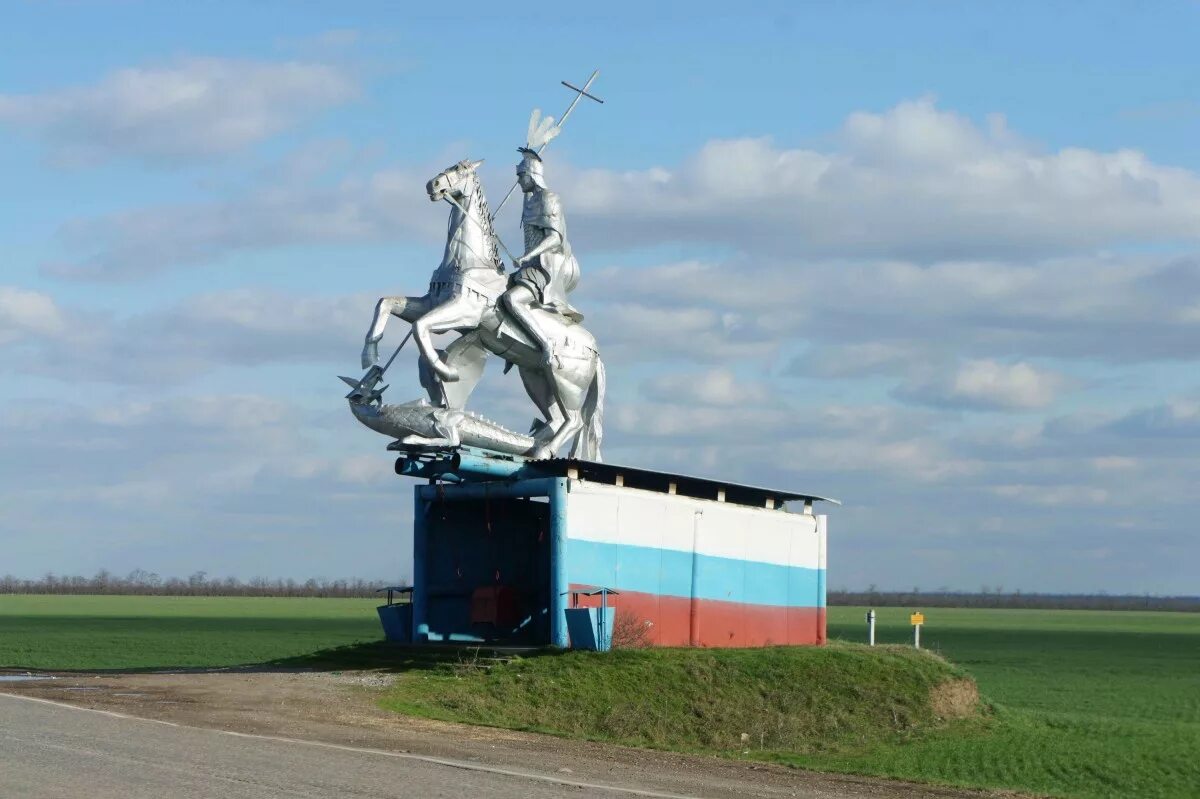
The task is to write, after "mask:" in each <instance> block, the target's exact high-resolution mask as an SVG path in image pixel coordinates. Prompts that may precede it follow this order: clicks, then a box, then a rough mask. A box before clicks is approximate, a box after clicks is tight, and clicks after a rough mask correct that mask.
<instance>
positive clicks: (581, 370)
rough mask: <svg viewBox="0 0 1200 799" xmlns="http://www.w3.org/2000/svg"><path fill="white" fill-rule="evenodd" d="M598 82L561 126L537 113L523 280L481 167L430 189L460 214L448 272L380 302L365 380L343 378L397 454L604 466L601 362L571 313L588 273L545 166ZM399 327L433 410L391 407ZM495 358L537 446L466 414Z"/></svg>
mask: <svg viewBox="0 0 1200 799" xmlns="http://www.w3.org/2000/svg"><path fill="white" fill-rule="evenodd" d="M594 77H595V76H594V75H593V78H594ZM590 83H591V80H589V81H588V84H585V86H584V88H583V89H582V90H580V89H575V87H573V86H571V87H570V88H572V89H575V91H576V92H578V95H577V96H576V97H575V101H574V102H572V104H571V107H570V108H568V109H567V112H566V113H565V114H564V115H563V117H562V120H561V121H560V122H559V123H558V124H557V125H555V124H554V120H553V118H552V117H546V118H542V117H541V112H540V111H537V110H535V111H534V112H533V117H532V118H531V120H530V125H529V135H528V136H527V139H526V146H525V147H521V148H519V152H520V153H521V161H520V163H519V164H518V165H517V168H516V172H517V185H518V186H520V188H521V191H522V193H523V194H524V204H523V207H522V212H521V226H522V232H523V234H524V243H525V248H524V252H523V254H522V255H521V256H519V257H512V256H511V254H510V255H509V257H510V259H511V260H512V262H513V268H514V270H515V271H513V272H511V273H506V271H505V266H504V262H503V261H502V260H501V257H500V249H504V250H505V253H507V252H508V251H507V249H506V248H504V245H503V243H502V242H501V241H500V238H499V236H498V235H497V233H496V231H495V230H494V228H493V226H492V220H493V218H494V216H495V215H494V214H493V213H491V212H489V209H488V203H487V199H486V198H485V196H484V192H483V186H482V184H481V182H480V180H479V176H478V175H477V173H476V170H477V169H478V167H479V165H480V164H481V163H483V162H482V161H471V160H464V161H460V162H458V163H457V164H453V165H451V166H449V167H447V168H446V169H444V170H442V171H441V172H439V173H438V174H437V175H435V176H434V177H433V178H432V179H431V180H430V181H429V182H428V183H427V184H426V187H425V188H426V193H427V194H428V195H429V199H430V201H432V202H439V201H443V200H444V201H446V202H447V203H448V204H449V205H450V206H451V209H450V218H449V224H448V226H447V232H446V248H445V250H444V252H443V255H442V262H441V264H439V266H438V267H437V269H435V270H434V272H433V276H432V277H431V279H430V282H429V290H428V291H427V292H426V293H425V294H423V295H421V296H419V297H413V296H395V297H382V298H380V300H379V302H378V303H377V304H376V306H375V316H374V318H373V320H372V322H371V326H370V329H369V330H368V331H367V335H366V341H365V344H364V346H363V353H362V366H363V368H364V369H366V370H367V372H366V374H365V375H364V376H363V377H362V378H361V379H357V380H356V379H353V378H346V377H343V378H342V380H344V381H345V382H346V383H348V384H349V385H350V386H351V388H352V390H351V392H350V393H349V394H348V395H347V399H348V400H349V401H350V408H351V410H352V411H353V413H354V415H355V416H356V417H357V418H358V419H359V421H361V422H362V423H363V424H365V425H367V426H368V427H370V428H371V429H373V430H376V431H378V432H381V433H384V434H386V435H390V436H394V437H395V438H397V445H398V446H400V447H406V448H437V447H453V446H460V445H464V446H474V447H479V448H483V449H489V450H493V451H497V452H503V453H508V454H514V455H525V456H527V457H531V458H551V457H555V456H556V455H557V454H558V453H559V451H560V450H561V449H562V448H563V447H564V446H565V445H567V444H568V443H569V444H570V445H571V448H570V456H571V457H573V458H581V459H584V460H596V461H598V460H600V441H601V438H602V437H603V415H604V392H605V385H604V383H605V374H604V363H603V362H602V361H601V360H600V355H599V351H598V349H597V346H596V340H595V338H594V337H593V336H592V334H591V333H589V332H588V331H587V329H586V328H584V327H583V325H582V324H581V322H582V320H583V315H582V314H580V313H579V311H577V310H576V309H575V308H574V307H573V306H572V305H571V304H570V302H569V295H570V293H571V291H572V290H573V289H574V288H575V287H576V285H577V284H578V283H579V275H580V271H579V262H578V261H577V260H576V258H575V255H574V252H573V251H572V249H571V245H570V241H569V239H568V238H567V223H566V218H565V215H564V213H563V209H562V203H561V201H560V200H559V197H558V195H557V194H555V193H554V192H552V191H550V190H549V188H548V187H547V184H546V177H545V169H544V166H545V164H544V161H543V159H542V156H541V152H542V150H544V149H545V147H546V145H547V144H548V143H549V141H550V140H551V139H552V138H554V136H556V135H557V134H558V132H559V130H560V129H561V125H562V122H564V121H565V120H566V117H567V116H568V115H569V114H570V112H571V110H572V109H573V108H574V107H575V103H576V102H578V100H579V97H581V96H586V97H590V98H592V99H597V98H595V97H592V95H590V94H588V93H587V88H588V86H589V85H590ZM567 85H568V86H570V84H567ZM514 188H515V187H514ZM511 193H512V190H511V189H510V192H509V194H511ZM507 199H508V197H507V196H506V197H505V200H507ZM501 205H503V201H502V202H501ZM497 210H499V208H497ZM392 316H395V317H399V318H400V319H403V320H404V321H406V322H408V323H410V324H411V325H412V330H411V332H410V334H409V335H410V336H411V338H412V339H413V340H414V341H415V342H416V345H417V348H418V350H419V352H420V355H419V358H418V376H419V379H420V382H421V385H422V387H423V388H424V389H425V391H426V393H427V394H428V398H427V399H425V398H422V399H420V400H415V401H413V402H408V403H404V404H400V405H389V404H385V403H384V402H383V391H384V390H385V389H386V388H387V386H382V387H381V386H380V385H379V384H380V383H381V382H382V379H383V375H384V372H385V371H386V369H387V368H388V366H390V365H391V360H389V361H388V362H387V364H385V365H384V366H380V365H379V341H380V339H381V338H382V337H383V333H384V329H385V328H386V326H387V322H388V319H389V318H390V317H392ZM445 333H457V334H458V338H457V339H455V340H454V341H453V342H451V343H450V344H449V346H447V347H446V348H445V349H444V350H443V349H438V348H437V347H436V346H435V345H434V341H433V336H435V335H439V334H445ZM407 340H408V339H407V338H406V339H405V341H406V342H407ZM400 346H401V347H403V346H404V344H403V343H401V345H400ZM397 352H399V349H397ZM489 355H497V356H499V357H500V358H501V359H503V360H504V361H505V368H504V371H505V373H507V372H508V371H509V370H510V369H511V368H512V367H514V366H515V367H516V368H517V372H518V374H519V375H520V377H521V382H522V383H523V385H524V387H525V391H526V393H527V394H528V395H529V398H530V399H531V400H533V403H534V405H535V406H536V407H537V410H538V412H539V413H540V418H539V419H536V420H535V421H534V423H533V425H532V427H531V429H530V431H529V434H528V435H522V434H520V433H516V432H513V431H511V430H508V429H506V428H504V427H503V426H501V425H499V424H496V423H495V422H492V421H489V420H487V419H484V418H482V417H480V416H477V415H475V414H473V413H470V412H468V411H467V410H466V404H467V400H468V399H469V397H470V395H471V393H472V391H473V390H474V389H475V386H476V385H477V384H478V382H479V380H480V378H481V377H482V375H483V369H484V365H485V363H486V361H487V359H488V356H489ZM394 358H395V355H393V356H392V359H394Z"/></svg>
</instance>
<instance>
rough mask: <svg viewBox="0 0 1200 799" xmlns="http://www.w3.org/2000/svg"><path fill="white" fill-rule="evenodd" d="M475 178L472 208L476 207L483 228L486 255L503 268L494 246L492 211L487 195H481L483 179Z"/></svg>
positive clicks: (475, 176) (494, 233) (494, 232)
mask: <svg viewBox="0 0 1200 799" xmlns="http://www.w3.org/2000/svg"><path fill="white" fill-rule="evenodd" d="M474 178H475V191H474V193H473V195H472V200H474V202H472V203H471V206H472V208H475V209H477V212H478V213H479V215H480V217H481V219H480V220H479V224H480V225H481V226H482V228H483V233H484V238H485V239H487V248H488V257H489V258H491V260H492V263H493V264H494V265H495V266H496V268H497V269H501V268H503V263H502V262H501V260H500V250H499V248H498V247H497V246H496V229H495V228H494V227H493V226H492V212H491V211H490V210H489V209H488V203H487V197H484V196H483V181H481V180H480V179H479V176H478V175H474Z"/></svg>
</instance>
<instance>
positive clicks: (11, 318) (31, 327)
mask: <svg viewBox="0 0 1200 799" xmlns="http://www.w3.org/2000/svg"><path fill="white" fill-rule="evenodd" d="M65 327H66V320H65V319H64V317H63V314H62V312H61V311H60V310H59V308H58V306H57V305H56V304H55V302H54V298H53V297H51V296H49V295H48V294H43V293H42V292H39V291H29V290H26V289H21V288H17V287H15V286H0V344H5V343H8V342H11V341H15V340H17V339H19V338H22V337H25V336H28V335H49V336H54V335H57V334H59V333H61V332H62V330H63V329H65Z"/></svg>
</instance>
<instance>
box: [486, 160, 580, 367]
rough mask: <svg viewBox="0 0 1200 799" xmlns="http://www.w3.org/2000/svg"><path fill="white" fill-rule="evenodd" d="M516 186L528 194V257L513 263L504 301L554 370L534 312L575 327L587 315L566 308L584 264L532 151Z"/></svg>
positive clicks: (524, 220) (524, 223) (524, 221)
mask: <svg viewBox="0 0 1200 799" xmlns="http://www.w3.org/2000/svg"><path fill="white" fill-rule="evenodd" d="M519 149H520V152H521V155H522V159H521V163H520V164H518V165H517V182H518V183H519V184H520V186H521V191H522V192H524V193H525V203H524V206H523V207H522V209H521V227H522V228H523V229H524V232H525V254H524V255H522V256H521V257H520V258H517V259H516V260H515V261H514V262H513V266H515V267H518V269H517V271H516V272H514V273H513V275H512V277H511V278H510V279H509V283H508V290H507V291H506V292H505V293H504V296H503V297H502V298H501V301H502V302H503V303H504V307H505V308H507V309H508V310H509V312H510V313H511V314H512V316H513V317H514V318H515V319H516V320H517V321H518V322H519V323H520V325H521V327H522V328H524V330H525V332H526V333H528V334H529V335H530V337H531V338H533V340H534V341H535V342H537V344H538V345H539V346H540V347H541V348H542V361H543V363H545V364H546V366H547V367H552V366H553V365H554V361H555V352H554V342H553V341H552V340H551V339H550V338H549V337H548V336H547V335H546V333H545V332H544V331H543V329H542V327H541V325H540V324H539V323H538V320H537V316H536V314H534V313H533V309H534V308H541V309H544V310H547V311H552V312H554V313H559V314H562V315H563V316H564V317H566V318H567V319H569V320H571V321H573V322H579V321H581V320H582V319H583V315H582V314H580V313H579V312H578V311H577V310H575V309H574V308H573V307H571V304H570V303H569V302H567V293H568V292H569V291H571V290H572V289H574V288H575V285H576V284H577V283H578V282H579V262H578V261H576V260H575V256H574V254H572V252H571V245H570V244H569V243H568V241H567V222H566V219H565V218H564V216H563V211H562V204H561V203H560V202H559V199H558V195H557V194H555V193H554V192H552V191H550V190H549V189H547V188H546V181H545V178H544V176H543V173H542V158H541V156H539V155H538V154H537V153H536V152H534V151H533V150H531V149H529V148H527V147H521V148H519Z"/></svg>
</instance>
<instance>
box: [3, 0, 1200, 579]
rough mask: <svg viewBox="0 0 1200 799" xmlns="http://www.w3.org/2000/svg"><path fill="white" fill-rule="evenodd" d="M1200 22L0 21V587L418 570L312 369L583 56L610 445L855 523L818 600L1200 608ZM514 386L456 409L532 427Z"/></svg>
mask: <svg viewBox="0 0 1200 799" xmlns="http://www.w3.org/2000/svg"><path fill="white" fill-rule="evenodd" d="M425 8H426V9H428V8H429V7H428V6H426V7H425ZM1198 22H1200V6H1198V5H1197V4H1195V3H1162V4H1156V5H1152V6H1146V5H1143V4H1134V3H1093V4H1086V5H1085V4H1075V3H1058V4H1056V3H1004V4H1000V3H996V4H982V3H972V4H965V3H964V4H950V3H921V4H911V5H908V6H901V5H898V4H894V3H878V4H875V3H857V4H836V5H835V4H797V3H779V4H755V5H754V6H752V7H747V8H739V9H736V10H734V9H731V7H729V6H728V5H727V4H712V5H710V6H706V5H705V4H697V3H688V4H676V5H671V4H662V5H655V6H653V7H648V6H647V5H646V4H631V5H623V4H611V3H610V4H605V5H604V7H603V8H602V9H601V8H599V7H589V6H579V7H574V8H572V7H566V6H556V7H547V8H539V9H537V10H536V11H535V10H522V9H514V8H503V9H498V8H497V7H495V6H493V5H490V4H489V5H480V6H478V7H470V6H469V5H464V4H455V5H454V7H453V8H452V9H448V10H447V12H445V13H435V12H434V11H430V10H424V11H414V10H412V9H409V8H403V7H401V6H400V5H399V4H392V3H378V4H375V3H355V4H322V3H304V4H293V3H255V4H235V3H203V4H186V5H180V4H173V5H164V4H151V3H138V2H120V3H100V2H74V3H53V2H41V3H18V4H15V5H12V6H10V7H8V8H7V9H6V24H5V25H4V26H3V28H0V175H3V178H4V180H3V183H2V184H0V185H2V188H0V198H2V201H0V209H2V210H3V213H0V241H3V243H4V247H3V250H2V252H3V255H2V256H0V371H2V372H3V374H4V378H5V379H4V380H3V381H2V382H0V414H2V416H0V447H2V451H3V456H4V457H3V463H0V536H2V537H3V538H4V539H5V540H6V545H5V547H4V554H3V556H2V558H3V559H2V560H0V573H3V572H11V573H14V574H19V575H25V576H36V575H39V574H42V573H44V572H46V571H55V572H82V573H87V572H91V571H94V570H96V569H99V568H108V569H110V570H112V571H116V572H124V571H128V570H132V569H134V568H143V569H148V570H152V571H158V572H160V573H163V574H185V573H189V572H191V571H195V570H198V569H203V570H205V571H208V572H210V573H214V574H235V575H238V576H242V577H249V576H253V575H260V574H261V575H271V576H274V575H284V576H288V575H290V576H296V577H307V576H327V577H338V576H349V575H362V576H365V577H369V578H373V579H381V580H383V579H396V578H398V577H399V576H402V575H403V573H404V572H405V571H406V570H407V568H408V564H407V562H406V557H405V551H406V547H407V540H408V539H407V530H406V525H407V524H408V513H409V511H408V504H409V495H408V491H407V487H406V486H405V485H403V484H401V483H398V481H397V480H396V479H395V478H394V477H392V476H391V475H390V463H389V459H388V458H387V457H386V455H385V453H384V452H383V451H382V446H383V444H384V443H386V442H385V441H384V440H383V439H382V438H381V437H378V436H375V435H374V434H371V433H370V432H369V431H366V430H365V429H362V428H360V427H359V426H357V425H356V423H354V421H353V420H352V419H351V418H350V416H349V414H348V413H346V411H345V408H344V405H343V403H342V400H341V394H342V391H341V389H340V388H339V386H340V383H337V382H336V381H335V380H334V379H333V376H334V375H335V374H337V373H347V372H352V371H354V370H355V367H356V365H357V354H358V349H359V347H360V346H361V336H362V332H363V330H364V329H365V326H366V324H367V321H368V317H369V314H370V310H371V307H372V305H373V302H374V299H375V298H376V297H378V296H379V295H380V294H382V293H389V294H390V293H404V292H409V293H420V291H421V289H422V288H423V286H424V284H425V282H426V281H427V279H428V273H429V272H430V271H431V270H432V268H433V267H434V266H435V265H436V263H437V260H438V259H439V257H440V252H441V242H440V241H439V237H440V236H441V235H442V234H443V230H444V219H445V216H444V214H445V208H444V207H441V206H433V205H430V204H429V203H428V201H427V200H426V199H425V198H424V195H423V185H424V182H425V180H427V179H428V178H429V177H431V176H432V175H433V174H434V173H435V172H437V171H438V170H439V169H440V168H442V167H444V166H445V165H447V164H449V163H451V162H453V161H456V160H458V159H460V158H463V157H467V156H470V157H473V158H486V159H487V163H486V164H485V166H484V167H483V169H482V174H483V177H484V179H485V186H486V188H487V190H488V192H489V195H490V196H491V198H492V200H493V202H496V201H498V198H499V197H500V196H502V195H503V192H504V191H505V190H506V189H507V186H508V183H509V181H510V180H511V175H512V166H513V164H514V163H515V158H514V156H515V152H514V150H515V147H516V146H518V145H520V144H521V143H523V142H522V136H523V134H524V129H525V124H526V121H527V119H528V115H529V112H530V111H531V110H532V108H534V107H535V106H537V107H541V108H542V109H543V110H544V111H546V112H547V113H551V114H558V113H559V112H560V111H561V108H562V106H563V105H564V103H565V102H566V101H567V100H568V99H569V95H568V93H567V92H566V90H564V89H563V88H562V87H561V86H559V84H558V81H559V80H562V79H567V80H572V81H581V80H583V79H585V78H586V76H587V74H588V73H589V72H590V71H591V70H592V69H593V68H599V69H600V70H601V76H600V79H599V81H598V82H597V84H596V86H595V88H596V91H597V93H598V94H599V95H600V96H602V97H604V98H605V99H606V101H607V102H606V104H605V105H604V106H603V107H597V106H594V105H592V104H587V105H584V106H581V107H580V109H579V111H578V116H576V117H574V118H573V119H572V120H571V123H570V124H569V126H568V127H567V128H566V130H565V132H564V134H563V135H562V137H561V138H560V139H559V140H557V141H556V142H555V143H554V144H553V145H552V149H551V150H550V151H549V158H550V160H549V162H548V171H549V176H550V182H551V185H552V187H553V188H555V189H556V190H557V191H559V193H560V194H561V195H562V196H563V199H564V203H565V205H566V210H567V214H568V218H569V220H570V224H571V230H572V238H573V240H574V244H575V249H576V251H577V252H578V253H579V255H580V260H581V263H582V265H583V270H584V277H583V282H582V284H581V286H580V288H579V289H578V292H577V294H576V304H577V305H579V306H580V307H581V308H582V309H583V310H584V312H585V313H586V314H587V316H588V324H589V326H590V327H592V329H593V330H594V331H595V332H596V333H597V334H598V336H599V338H600V341H601V345H602V348H603V352H604V356H605V359H606V361H607V362H608V363H609V374H610V384H611V385H612V395H611V403H610V409H609V410H610V419H611V423H610V425H609V432H610V436H609V439H608V440H607V442H606V449H607V456H608V458H609V459H610V460H621V461H626V462H629V463H632V464H635V465H646V466H652V467H659V468H668V469H678V470H681V471H689V472H703V473H705V474H709V475H715V476H725V477H728V478H729V479H732V480H741V481H753V482H760V483H765V484H778V485H781V486H784V487H788V488H795V489H798V490H808V491H812V492H814V493H820V494H829V495H834V496H838V497H840V498H842V499H844V500H845V501H846V506H845V507H844V508H841V509H838V510H836V511H834V512H833V513H832V518H831V525H830V531H831V533H830V534H831V547H830V551H831V570H832V573H831V577H830V584H831V585H833V586H835V587H841V586H845V587H863V586H866V585H869V584H872V583H874V584H877V585H880V586H892V587H905V588H907V587H911V586H914V585H916V586H921V587H923V588H930V589H932V588H937V587H940V586H949V587H954V588H966V589H975V588H978V587H980V586H981V585H988V586H1004V587H1005V588H1021V589H1023V590H1071V591H1093V590H1108V591H1113V592H1126V591H1131V592H1154V593H1196V591H1197V590H1198V588H1197V585H1196V582H1195V578H1194V576H1193V574H1192V572H1193V571H1194V568H1190V566H1191V565H1192V564H1194V563H1196V562H1200V545H1197V544H1196V543H1195V540H1194V527H1193V524H1192V522H1191V519H1192V518H1193V517H1194V516H1195V513H1196V510H1197V506H1196V501H1195V499H1194V498H1193V496H1192V494H1193V493H1194V486H1195V485H1196V482H1197V478H1200V469H1198V467H1197V465H1196V455H1197V454H1200V446H1198V444H1200V385H1198V381H1197V380H1196V378H1195V363H1196V360H1197V358H1198V357H1200V346H1198V345H1197V341H1200V338H1198V336H1197V333H1200V291H1198V290H1200V261H1198V259H1197V239H1198V238H1200V224H1198V223H1200V174H1198V173H1200V152H1198V151H1197V149H1196V147H1195V146H1194V142H1195V141H1197V140H1198V138H1200V86H1198V84H1197V79H1196V75H1197V74H1200V73H1198V70H1197V67H1198V66H1200V64H1198V63H1197V62H1198V60H1200V59H1198V57H1197V56H1196V54H1195V47H1194V38H1195V31H1196V29H1197V23H1198ZM512 210H513V209H512V208H509V209H506V212H505V214H504V216H503V218H502V222H501V225H502V226H501V233H502V235H503V236H504V237H505V238H506V239H507V240H508V241H510V242H512V241H519V240H520V235H519V231H518V229H517V224H516V219H515V217H514V216H513V215H512V214H511V213H510V211H512ZM400 332H401V331H400V330H399V328H398V327H397V328H394V329H393V331H392V332H391V333H390V334H389V339H390V340H391V341H396V340H398V334H399V333H400ZM406 358H407V360H406ZM396 369H397V370H398V371H397V375H404V377H403V378H400V377H396V378H393V388H392V390H391V391H392V392H393V393H395V394H396V397H395V399H405V398H409V395H411V396H416V395H417V393H418V392H419V389H418V388H417V386H416V381H415V379H414V378H413V376H412V370H413V362H412V359H411V354H406V355H405V356H402V358H401V360H400V361H398V366H397V367H396ZM515 383H516V381H515V380H506V379H505V378H503V377H502V376H501V375H500V374H499V370H498V369H497V370H493V373H491V374H490V375H489V377H488V378H487V379H486V381H485V385H484V386H483V387H482V388H481V389H480V393H479V395H478V397H477V405H478V406H479V407H480V408H481V409H484V410H487V411H488V412H489V413H492V414H493V415H497V416H499V417H501V418H502V419H504V420H505V421H508V422H510V423H511V424H513V425H523V424H525V423H526V421H527V418H528V415H529V412H530V409H529V408H527V407H526V405H527V401H526V400H525V399H524V397H523V396H522V395H521V393H520V390H519V387H518V386H516V385H515ZM405 392H407V393H405ZM401 394H403V395H404V396H401Z"/></svg>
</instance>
